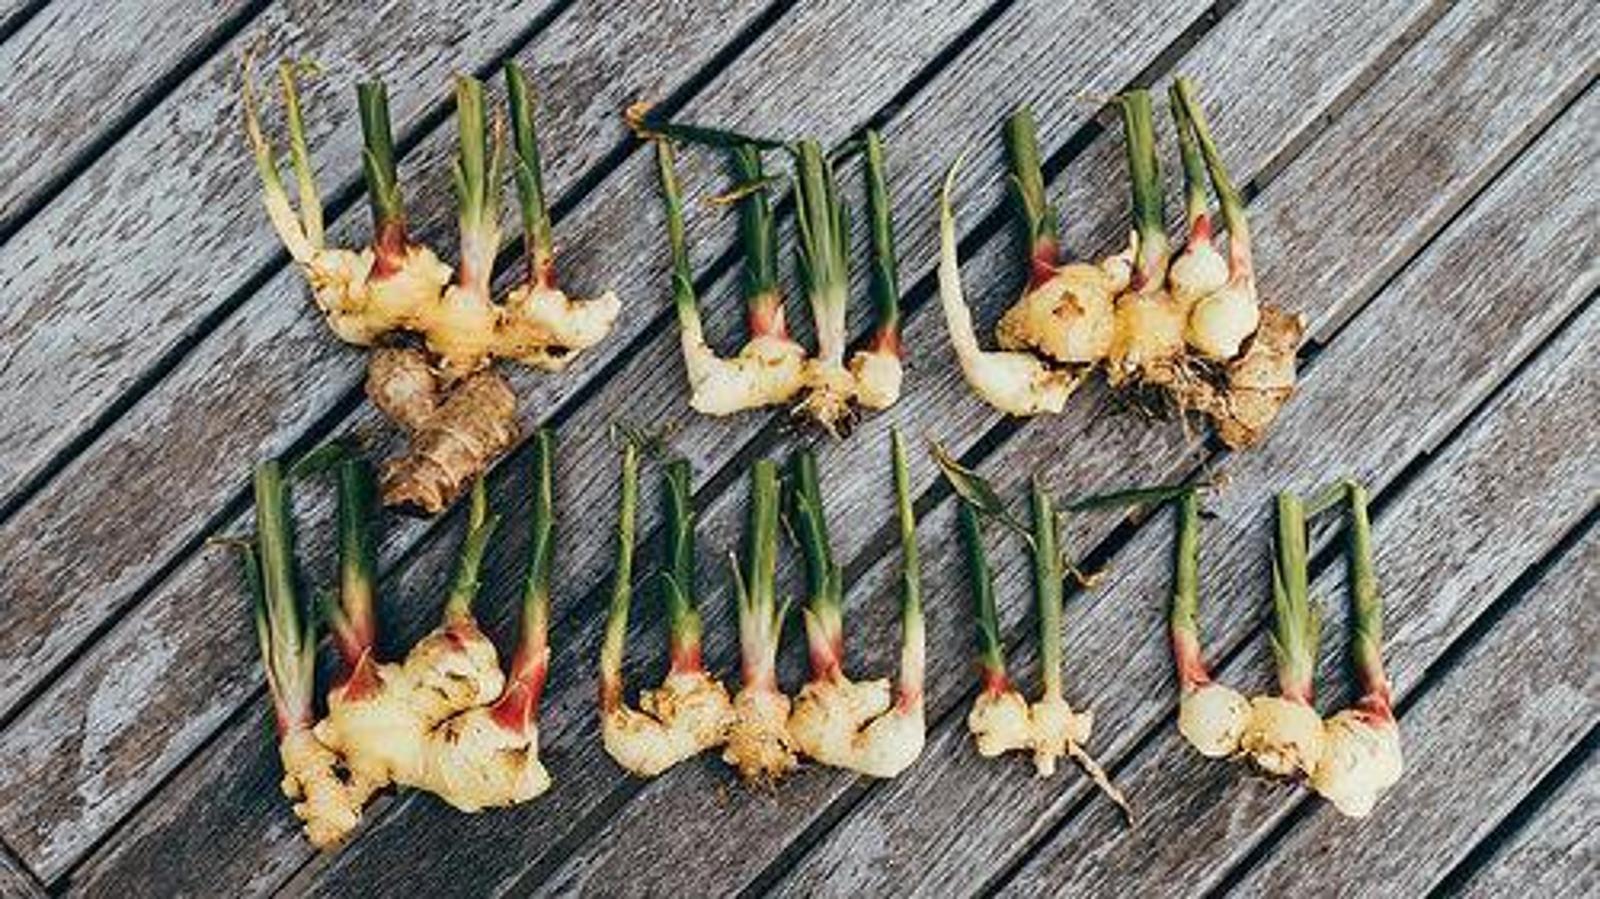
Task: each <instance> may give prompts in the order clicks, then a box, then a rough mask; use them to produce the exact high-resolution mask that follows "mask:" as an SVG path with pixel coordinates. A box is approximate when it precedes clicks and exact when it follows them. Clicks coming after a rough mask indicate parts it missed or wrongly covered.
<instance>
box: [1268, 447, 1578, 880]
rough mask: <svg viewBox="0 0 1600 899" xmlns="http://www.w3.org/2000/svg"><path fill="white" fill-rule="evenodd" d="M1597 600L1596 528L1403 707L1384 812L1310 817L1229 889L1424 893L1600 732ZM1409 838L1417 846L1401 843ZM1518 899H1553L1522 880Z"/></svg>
mask: <svg viewBox="0 0 1600 899" xmlns="http://www.w3.org/2000/svg"><path fill="white" fill-rule="evenodd" d="M1580 433H1581V432H1580ZM1596 595H1600V530H1597V529H1594V528H1590V530H1589V533H1588V535H1587V536H1586V537H1585V538H1584V539H1583V540H1582V541H1581V542H1580V543H1579V544H1578V545H1577V546H1575V547H1573V548H1572V550H1571V551H1570V552H1568V553H1567V554H1566V555H1565V556H1563V557H1561V559H1560V560H1558V562H1557V564H1556V565H1555V566H1554V567H1553V568H1551V570H1550V571H1549V573H1548V575H1547V576H1546V577H1544V578H1541V579H1540V581H1539V582H1538V583H1537V584H1536V585H1535V586H1534V587H1533V589H1532V590H1531V591H1530V593H1529V594H1528V595H1526V596H1524V597H1522V601H1521V602H1518V603H1517V604H1516V605H1515V606H1514V607H1513V608H1512V609H1511V610H1510V611H1509V612H1508V613H1507V614H1506V617H1505V618H1503V619H1501V620H1499V621H1496V622H1495V624H1494V628H1493V630H1491V631H1490V632H1489V633H1488V634H1485V635H1484V636H1483V638H1482V639H1481V640H1480V641H1479V642H1478V643H1477V644H1476V645H1474V646H1472V647H1471V648H1470V649H1468V650H1467V654H1466V656H1465V657H1464V658H1463V659H1462V660H1461V661H1460V662H1459V663H1458V664H1457V665H1455V666H1453V667H1452V668H1451V670H1449V671H1448V672H1447V673H1446V678H1445V680H1444V681H1443V682H1442V683H1438V684H1431V685H1429V689H1428V690H1427V691H1426V693H1425V694H1424V695H1423V696H1422V698H1421V699H1420V701H1418V702H1417V703H1416V705H1415V706H1414V707H1413V708H1411V709H1409V710H1408V713H1407V715H1406V722H1405V723H1406V724H1407V725H1409V729H1408V731H1407V734H1408V736H1409V740H1410V743H1409V747H1410V748H1412V754H1411V756H1410V758H1412V759H1414V760H1415V761H1416V763H1415V764H1413V766H1412V768H1411V770H1410V771H1409V772H1408V776H1407V777H1405V778H1402V779H1401V781H1400V783H1398V784H1396V785H1395V787H1394V789H1393V790H1392V791H1391V794H1390V796H1389V797H1388V799H1387V800H1386V802H1385V804H1384V806H1383V807H1382V808H1381V809H1379V810H1378V811H1376V812H1374V813H1373V815H1372V816H1371V817H1370V818H1367V819H1365V820H1362V821H1343V820H1340V821H1334V820H1332V818H1333V817H1334V815H1333V813H1332V810H1330V809H1318V810H1317V811H1316V812H1314V813H1312V814H1311V815H1310V816H1308V818H1307V819H1306V820H1305V821H1304V822H1303V824H1302V825H1301V826H1298V827H1296V828H1295V829H1294V830H1293V831H1291V833H1290V834H1289V836H1288V837H1287V838H1286V839H1284V840H1283V841H1282V842H1280V843H1279V844H1277V846H1276V847H1275V850H1274V852H1273V855H1272V856H1271V857H1270V858H1269V859H1267V860H1266V864H1265V865H1264V866H1262V867H1260V868H1257V869H1256V870H1254V871H1252V872H1251V875H1250V876H1249V877H1248V878H1246V879H1245V881H1244V883H1243V884H1241V887H1240V891H1241V892H1243V893H1245V894H1257V895H1261V893H1258V892H1257V891H1259V890H1266V891H1271V890H1273V889H1275V888H1282V887H1286V886H1289V885H1293V888H1302V887H1303V888H1305V889H1307V890H1331V889H1342V890H1351V891H1354V892H1357V893H1366V894H1370V895H1379V894H1385V895H1392V896H1403V895H1416V894H1418V892H1420V891H1421V890H1424V889H1427V888H1428V887H1430V886H1432V885H1433V884H1434V883H1436V882H1437V881H1438V879H1439V878H1440V877H1442V876H1443V875H1444V874H1445V872H1447V871H1448V870H1449V868H1450V866H1451V865H1452V864H1453V863H1455V862H1456V861H1458V860H1459V859H1460V857H1461V856H1462V855H1463V854H1465V852H1466V851H1467V850H1468V849H1469V848H1470V847H1471V845H1472V843H1473V842H1474V841H1475V840H1476V839H1477V838H1479V837H1481V836H1483V834H1485V833H1487V832H1488V831H1489V830H1490V829H1491V828H1492V827H1493V826H1494V825H1495V824H1496V823H1497V822H1498V821H1499V820H1500V818H1501V817H1503V816H1504V815H1505V814H1506V813H1507V812H1509V811H1510V810H1511V808H1512V807H1513V806H1514V805H1515V804H1516V802H1517V800H1518V799H1520V798H1522V796H1523V795H1524V794H1525V792H1526V791H1527V789H1528V787H1529V786H1530V785H1531V784H1532V783H1533V782H1534V781H1536V780H1538V779H1539V777H1540V776H1542V775H1543V774H1544V773H1545V772H1546V771H1548V770H1549V769H1550V768H1551V767H1552V766H1554V765H1555V764H1556V763H1557V762H1558V761H1560V759H1561V757H1562V755H1563V754H1564V753H1565V752H1566V751H1567V750H1568V749H1571V748H1572V747H1573V746H1574V745H1575V744H1577V743H1578V742H1579V741H1580V740H1581V739H1582V738H1583V735H1584V734H1585V733H1587V732H1588V731H1589V730H1590V729H1591V728H1593V727H1594V726H1595V725H1596V724H1597V723H1600V667H1597V666H1596V665H1595V664H1594V645H1595V644H1594V641H1595V640H1597V639H1600V620H1597V619H1596V618H1595V616H1594V615H1592V614H1586V612H1589V611H1592V609H1593V607H1594V597H1595V596H1596ZM1486 723H1487V724H1491V727H1489V728H1486V727H1485V724H1486ZM1592 798H1593V797H1592V796H1591V799H1592ZM1591 804H1592V803H1591ZM1421 833H1426V834H1427V835H1428V838H1427V839H1425V840H1416V839H1411V840H1408V839H1406V838H1405V835H1407V834H1421ZM1575 836H1576V834H1569V835H1568V838H1569V839H1571V838H1573V837H1575ZM1594 839H1595V835H1594V832H1593V831H1592V830H1591V831H1590V832H1589V833H1588V835H1587V842H1588V843H1589V844H1591V846H1592V843H1593V841H1594ZM1580 845H1581V844H1580ZM1297 852H1298V853H1300V855H1299V858H1301V859H1304V858H1307V857H1310V853H1312V852H1315V853H1316V857H1317V859H1318V863H1317V864H1316V865H1315V866H1307V865H1303V864H1302V865H1294V864H1293V863H1292V862H1293V860H1294V859H1295V858H1296V853H1297ZM1594 868H1595V858H1594V854H1593V853H1592V852H1590V853H1589V856H1588V858H1587V859H1584V858H1583V857H1582V855H1581V850H1580V857H1579V858H1578V859H1575V860H1574V861H1573V863H1571V864H1569V865H1568V866H1567V873H1569V874H1585V873H1586V874H1587V876H1588V877H1589V879H1590V881H1591V882H1593V880H1594ZM1585 869H1587V870H1586V871H1585ZM1558 870H1559V868H1557V869H1553V870H1551V871H1549V872H1548V873H1550V874H1554V873H1556V871H1558ZM1570 885H1571V884H1567V886H1570ZM1517 892H1518V893H1519V894H1521V895H1538V896H1548V895H1553V893H1552V892H1550V891H1546V890H1540V889H1536V888H1534V883H1533V881H1531V880H1528V881H1523V882H1522V883H1521V884H1520V885H1519V889H1518V891H1517ZM1574 895H1586V894H1584V893H1581V892H1579V893H1574Z"/></svg>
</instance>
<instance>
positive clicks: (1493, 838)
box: [1428, 722, 1600, 899]
mask: <svg viewBox="0 0 1600 899" xmlns="http://www.w3.org/2000/svg"><path fill="white" fill-rule="evenodd" d="M1596 753H1600V722H1596V723H1595V725H1594V726H1593V727H1590V728H1589V732H1588V733H1587V734H1585V735H1584V737H1583V739H1582V740H1580V741H1579V742H1578V745H1577V746H1575V747H1573V749H1572V751H1571V752H1569V753H1567V756H1566V758H1563V759H1562V760H1561V761H1560V763H1559V764H1557V765H1556V766H1555V767H1554V768H1552V769H1550V772H1549V773H1548V774H1546V775H1545V776H1544V777H1543V778H1541V779H1540V780H1539V782H1538V783H1537V784H1536V785H1535V786H1534V788H1533V789H1532V790H1530V791H1529V792H1528V795H1527V796H1525V797H1523V799H1522V801H1521V802H1519V803H1518V804H1517V806H1516V808H1514V809H1512V810H1511V814H1509V815H1507V816H1506V817H1505V818H1503V819H1502V820H1501V821H1500V823H1499V824H1497V825H1495V828H1494V830H1492V831H1490V832H1489V835H1488V836H1486V837H1484V838H1483V840H1481V841H1480V842H1479V843H1478V844H1477V845H1476V846H1473V847H1472V850H1471V851H1470V852H1468V853H1467V855H1466V856H1465V857H1464V858H1462V859H1461V861H1460V862H1458V863H1457V864H1456V866H1455V867H1454V868H1451V869H1450V871H1449V872H1448V873H1447V874H1445V876H1444V877H1443V878H1442V879H1441V880H1440V881H1439V882H1438V883H1437V884H1435V885H1434V887H1433V889H1432V890H1431V891H1429V893H1428V896H1429V899H1442V897H1446V896H1459V895H1461V894H1462V891H1463V889H1464V888H1465V887H1466V886H1467V884H1468V883H1470V882H1471V880H1472V878H1473V876H1474V875H1476V874H1477V873H1478V872H1479V871H1481V870H1482V869H1483V867H1484V866H1485V865H1487V864H1489V863H1491V862H1493V861H1495V859H1496V857H1497V856H1498V855H1499V854H1500V851H1501V849H1502V848H1503V847H1504V846H1505V845H1506V844H1507V843H1509V842H1510V841H1511V840H1513V839H1515V838H1516V837H1517V836H1519V835H1520V834H1521V833H1522V832H1523V831H1524V830H1525V829H1526V828H1527V826H1528V825H1530V824H1533V823H1536V822H1537V821H1538V819H1539V817H1540V816H1541V815H1543V814H1544V812H1545V811H1546V809H1547V807H1548V805H1549V802H1550V800H1551V799H1552V798H1553V797H1554V796H1555V794H1556V793H1558V792H1560V791H1561V790H1563V789H1565V788H1566V786H1567V785H1568V784H1569V783H1571V782H1572V780H1573V778H1575V777H1577V776H1578V775H1579V774H1580V773H1581V772H1582V771H1583V769H1584V768H1585V767H1586V766H1587V765H1588V764H1589V763H1590V762H1592V761H1593V760H1594V759H1595V758H1596V757H1597V755H1596Z"/></svg>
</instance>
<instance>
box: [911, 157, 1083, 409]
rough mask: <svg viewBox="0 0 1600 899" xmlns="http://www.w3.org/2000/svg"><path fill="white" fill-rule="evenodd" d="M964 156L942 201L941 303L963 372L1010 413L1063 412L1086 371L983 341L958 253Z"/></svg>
mask: <svg viewBox="0 0 1600 899" xmlns="http://www.w3.org/2000/svg"><path fill="white" fill-rule="evenodd" d="M959 166H960V160H957V161H956V164H955V165H952V166H951V167H950V171H949V173H948V174H947V175H946V176H945V182H944V190H943V192H942V193H941V195H940V204H939V302H940V305H941V306H943V308H944V320H945V327H946V328H947V329H948V330H949V334H950V345H951V346H952V347H953V348H954V349H955V353H956V361H957V362H959V363H960V365H961V374H962V376H963V377H964V378H965V379H966V381H967V385H968V386H970V387H971V388H972V390H973V392H974V393H976V394H978V396H979V397H980V398H981V399H983V401H984V402H986V403H988V404H989V405H991V406H993V407H995V408H996V409H998V410H1000V411H1001V412H1004V413H1006V414H1007V415H1016V416H1030V415H1038V414H1040V413H1044V412H1051V413H1055V412H1060V411H1061V410H1062V409H1064V408H1066V405H1067V397H1069V396H1071V395H1072V391H1073V390H1075V389H1077V387H1078V383H1079V382H1080V381H1081V380H1082V375H1081V374H1080V373H1077V372H1073V371H1070V370H1067V369H1054V368H1051V367H1049V366H1047V365H1045V364H1044V362H1042V361H1040V359H1039V358H1038V357H1037V356H1034V355H1033V354H1032V353H1025V352H1015V351H1011V352H985V351H984V350H982V349H980V348H979V346H978V334H977V331H976V330H974V328H973V325H972V312H971V310H969V309H968V308H967V301H966V299H965V297H964V296H963V294H962V288H961V263H960V261H959V260H958V259H957V255H956V224H955V213H954V212H953V210H952V209H951V207H950V193H951V189H952V187H953V185H954V183H955V175H956V171H957V169H958V167H959Z"/></svg>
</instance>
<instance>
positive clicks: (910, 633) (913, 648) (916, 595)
mask: <svg viewBox="0 0 1600 899" xmlns="http://www.w3.org/2000/svg"><path fill="white" fill-rule="evenodd" d="M889 448H890V453H891V456H892V461H893V465H894V498H895V513H896V515H897V517H898V519H899V523H900V686H899V689H900V701H901V704H902V705H905V706H911V705H914V704H916V703H918V702H921V701H922V688H923V678H924V675H925V673H926V670H927V628H926V625H925V623H924V621H923V617H922V563H921V561H920V560H919V557H918V553H917V513H916V509H915V508H914V507H913V505H912V502H911V474H910V472H909V470H908V467H907V464H906V446H905V440H904V439H902V438H901V436H900V429H899V428H891V429H890V431H889Z"/></svg>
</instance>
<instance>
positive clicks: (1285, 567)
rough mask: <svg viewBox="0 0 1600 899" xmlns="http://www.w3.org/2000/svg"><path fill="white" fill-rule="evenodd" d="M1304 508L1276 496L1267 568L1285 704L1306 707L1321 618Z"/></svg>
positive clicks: (1275, 651) (1285, 494) (1274, 646)
mask: <svg viewBox="0 0 1600 899" xmlns="http://www.w3.org/2000/svg"><path fill="white" fill-rule="evenodd" d="M1308 581H1309V575H1308V561H1307V550H1306V520H1305V507H1304V505H1303V504H1302V502H1301V500H1300V497H1298V496H1296V495H1295V494H1293V493H1290V492H1287V491H1285V492H1283V493H1280V494H1278V535H1277V558H1276V559H1275V560H1274V562H1273V566H1272V606H1273V622H1272V651H1273V655H1274V656H1275V657H1276V658H1277V662H1278V688H1279V693H1281V694H1282V695H1283V697H1284V698H1285V699H1289V700H1293V701H1296V702H1302V703H1305V704H1308V705H1309V704H1310V703H1311V700H1312V695H1313V681H1314V679H1315V674H1316V664H1317V642H1318V638H1319V636H1320V632H1321V626H1322V622H1321V617H1320V615H1319V613H1318V612H1317V608H1316V606H1315V605H1314V604H1313V603H1312V601H1311V592H1310V585H1309V583H1308Z"/></svg>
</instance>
